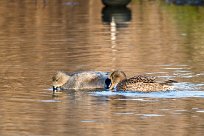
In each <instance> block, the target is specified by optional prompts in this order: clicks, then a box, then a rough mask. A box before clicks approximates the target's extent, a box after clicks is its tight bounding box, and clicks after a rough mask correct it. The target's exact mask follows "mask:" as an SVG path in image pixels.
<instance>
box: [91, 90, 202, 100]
mask: <svg viewBox="0 0 204 136" xmlns="http://www.w3.org/2000/svg"><path fill="white" fill-rule="evenodd" d="M90 95H93V96H116V95H122V96H126V97H130V100H134V99H131V97H143V98H188V97H199V98H204V92H203V91H168V92H150V93H141V92H111V91H102V92H93V93H90ZM135 100H137V101H138V100H139V101H143V100H141V99H135Z"/></svg>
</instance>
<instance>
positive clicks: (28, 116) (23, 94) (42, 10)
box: [0, 0, 204, 136]
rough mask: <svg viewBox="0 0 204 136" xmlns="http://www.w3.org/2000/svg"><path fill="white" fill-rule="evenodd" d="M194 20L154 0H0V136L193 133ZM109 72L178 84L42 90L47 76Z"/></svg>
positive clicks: (198, 29)
mask: <svg viewBox="0 0 204 136" xmlns="http://www.w3.org/2000/svg"><path fill="white" fill-rule="evenodd" d="M11 11H12V12H11ZM203 12H204V8H203V7H190V6H172V5H169V4H166V2H165V1H154V0H153V1H146V0H145V1H144V0H138V1H132V2H131V4H129V6H128V7H127V8H123V9H107V8H104V7H103V5H102V3H101V1H95V0H89V1H84V0H78V1H77V2H69V1H66V0H62V1H58V0H30V1H26V0H21V1H18V2H15V1H12V0H1V1H0V15H1V16H0V28H1V32H0V69H1V70H0V77H1V80H0V83H1V97H0V102H1V108H0V120H1V121H0V126H1V127H0V135H8V136H12V135H53V136H55V135H69V134H72V135H85V136H86V135H96V134H97V135H135V134H138V135H201V134H203V132H204V131H203V129H202V128H203V125H204V120H203V119H204V118H203V116H204V106H203V102H204V99H203V96H204V95H203V91H204V85H203V84H204V80H203V79H204V72H203V69H204V60H203V58H204V46H203V43H204V35H203V32H204V26H203V21H204V17H203ZM115 69H121V70H124V71H125V72H126V73H127V74H128V76H132V75H134V74H137V73H145V74H150V75H153V76H158V78H161V79H163V80H166V79H175V80H178V81H179V82H180V83H178V84H176V87H177V89H176V90H175V91H172V92H166V93H153V94H152V93H150V94H143V93H121V92H118V93H116V92H109V91H108V90H106V91H105V90H98V91H95V92H80V91H71V90H67V91H64V92H61V93H59V94H58V95H57V96H56V97H52V90H50V89H49V88H51V86H50V84H51V81H50V79H51V76H52V74H53V73H54V72H55V71H56V70H64V71H67V72H72V71H81V70H97V71H112V70H115ZM155 130H156V131H155Z"/></svg>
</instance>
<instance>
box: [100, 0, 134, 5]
mask: <svg viewBox="0 0 204 136" xmlns="http://www.w3.org/2000/svg"><path fill="white" fill-rule="evenodd" d="M130 2H131V0H102V3H103V4H104V5H106V6H126V5H128V4H129V3H130Z"/></svg>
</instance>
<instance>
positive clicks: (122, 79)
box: [109, 70, 176, 92]
mask: <svg viewBox="0 0 204 136" xmlns="http://www.w3.org/2000/svg"><path fill="white" fill-rule="evenodd" d="M110 80H111V85H110V88H109V89H110V90H113V89H114V88H115V90H116V91H137V92H158V91H167V90H172V89H173V86H172V83H175V82H176V81H174V80H167V81H165V82H158V81H156V78H155V77H152V76H146V75H138V76H134V77H131V78H127V77H126V74H125V73H124V72H123V71H119V70H117V71H114V72H112V73H111V74H110Z"/></svg>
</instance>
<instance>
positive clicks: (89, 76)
mask: <svg viewBox="0 0 204 136" xmlns="http://www.w3.org/2000/svg"><path fill="white" fill-rule="evenodd" d="M108 77H109V73H108V72H95V71H84V72H75V73H65V72H62V71H58V72H56V73H55V74H54V76H53V77H52V85H53V91H57V90H58V89H59V88H60V89H76V90H78V89H100V88H101V89H102V88H107V87H108V86H109V85H110V82H111V81H110V79H109V78H108Z"/></svg>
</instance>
